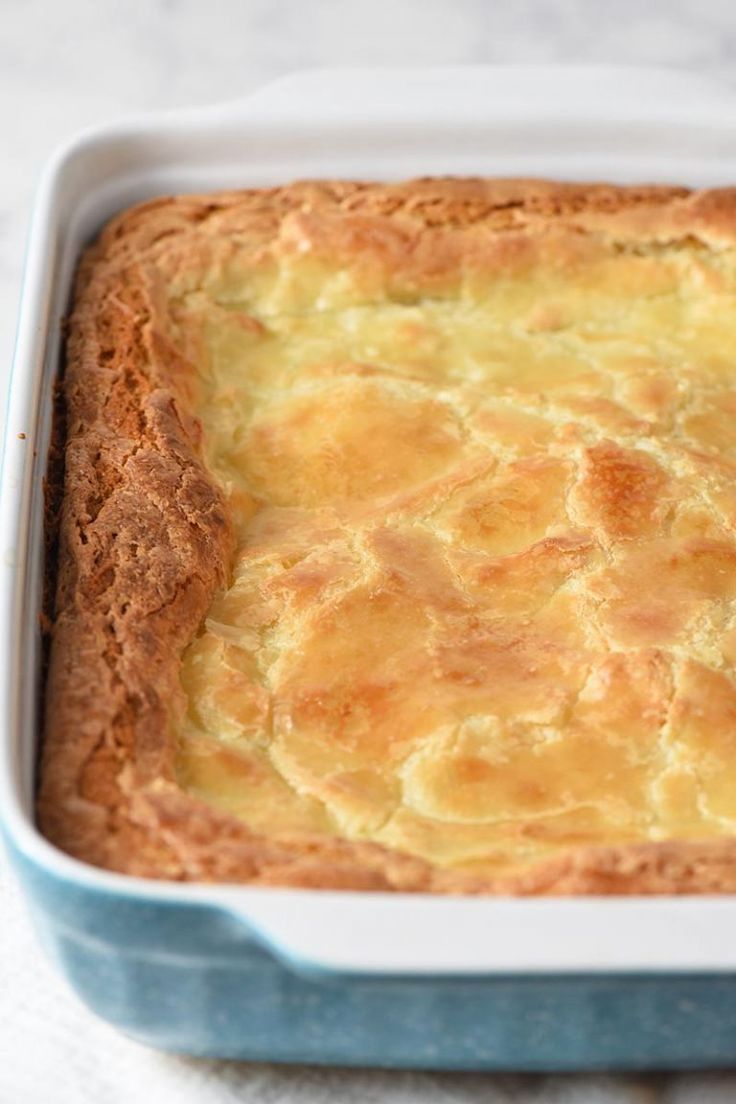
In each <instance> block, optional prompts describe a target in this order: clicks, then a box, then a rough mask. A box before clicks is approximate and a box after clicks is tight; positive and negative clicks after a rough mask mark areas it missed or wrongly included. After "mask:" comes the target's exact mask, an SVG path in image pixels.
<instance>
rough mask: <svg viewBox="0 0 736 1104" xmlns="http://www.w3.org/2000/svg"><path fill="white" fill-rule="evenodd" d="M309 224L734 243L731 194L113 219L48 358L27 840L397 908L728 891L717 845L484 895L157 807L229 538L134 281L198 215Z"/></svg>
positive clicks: (133, 213)
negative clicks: (441, 902) (188, 664)
mask: <svg viewBox="0 0 736 1104" xmlns="http://www.w3.org/2000/svg"><path fill="white" fill-rule="evenodd" d="M315 206H319V207H321V208H331V209H334V210H335V211H336V212H339V211H351V212H361V213H362V212H365V213H368V214H380V215H383V216H386V217H394V216H396V215H399V216H400V218H401V219H402V224H403V225H404V226H408V227H411V226H414V227H415V229H416V231H417V233H422V232H423V231H425V230H427V231H431V230H433V229H437V228H439V229H442V228H448V227H453V226H457V225H467V224H469V223H471V222H473V223H477V222H484V223H486V224H487V225H488V227H489V229H490V230H492V231H497V232H498V233H504V232H507V231H509V230H512V231H513V230H516V229H524V228H525V227H526V226H529V225H535V224H536V225H537V226H540V225H544V224H549V223H550V222H554V223H564V224H567V225H573V226H575V227H576V228H579V229H580V230H581V231H583V232H586V231H589V230H591V229H594V230H595V232H600V233H604V234H610V235H612V236H614V237H615V236H617V235H619V234H620V233H621V230H622V225H625V231H624V237H625V239H626V241H627V242H629V243H631V242H633V243H634V244H636V242H641V243H644V244H650V243H653V242H658V241H659V242H661V241H680V240H683V241H693V240H695V241H699V242H702V243H704V244H705V245H708V246H715V247H718V246H719V245H723V244H728V245H730V244H733V243H734V241H736V189H721V190H711V191H703V192H690V191H688V190H687V189H684V188H669V187H649V186H644V187H616V186H609V185H590V184H579V185H578V184H557V183H552V182H546V181H532V180H471V179H465V180H452V179H446V180H445V179H435V180H422V181H415V182H408V183H406V184H402V185H380V184H352V183H340V182H337V183H330V182H306V183H301V184H295V185H291V186H288V187H285V188H277V189H258V190H252V191H244V192H232V193H221V194H217V195H210V196H201V197H198V196H186V197H178V198H164V199H159V200H155V201H152V202H148V203H144V204H141V205H140V206H138V207H135V208H132V209H131V210H128V211H126V212H124V213H123V214H122V215H120V216H118V217H117V218H116V219H114V220H113V221H112V222H111V223H110V224H109V225H108V226H107V227H106V228H105V230H104V231H103V233H102V235H101V236H100V238H99V241H98V242H97V243H96V244H95V245H94V246H93V247H92V248H91V249H89V250H88V251H87V252H86V253H85V255H84V257H83V258H82V261H81V264H80V268H79V272H78V277H77V284H76V295H75V306H74V310H73V314H72V318H71V321H70V328H69V337H68V343H67V367H66V373H65V379H64V400H65V408H66V443H65V453H64V460H65V475H64V497H63V503H62V508H61V516H60V523H59V539H58V580H57V586H56V600H55V609H54V613H53V628H52V634H51V635H52V643H51V655H50V664H49V672H48V679H47V686H46V714H45V715H46V720H45V733H44V739H43V749H42V766H41V782H40V790H39V797H38V820H39V824H40V827H41V830H42V831H43V833H44V834H45V835H46V836H47V837H48V839H49V840H51V841H52V842H53V843H54V844H56V845H57V846H59V847H60V848H62V849H63V850H65V851H67V852H69V853H70V854H71V855H73V856H75V857H77V858H79V859H82V860H84V861H87V862H90V863H93V864H96V865H99V866H103V867H107V868H108V869H112V870H115V871H119V872H124V873H128V874H136V875H143V876H147V877H156V878H173V879H179V880H202V881H227V882H249V883H254V884H261V885H280V886H310V887H321V888H340V889H371V890H399V891H412V892H460V893H502V894H637V893H642V894H675V893H678V894H683V893H688V894H690V893H731V892H734V891H736V840H731V839H724V840H719V841H716V842H707V843H688V842H667V843H646V844H639V845H631V846H617V847H611V848H606V847H595V848H580V849H576V850H572V851H570V852H566V853H564V854H562V855H560V856H558V857H556V858H554V859H551V860H547V861H544V862H541V863H538V864H537V865H535V866H533V867H532V868H530V869H529V870H528V871H526V872H524V873H522V874H520V875H518V876H515V877H511V878H502V879H496V880H484V879H481V878H478V877H475V876H471V875H465V874H462V873H454V872H449V871H446V870H442V869H439V868H436V867H433V866H431V865H430V864H428V863H426V862H424V861H423V860H420V859H415V858H413V857H411V856H408V855H405V854H401V853H398V852H395V851H391V850H389V849H387V848H385V847H382V846H377V845H373V844H370V843H351V842H347V841H341V840H325V839H322V838H310V839H306V838H288V837H284V838H278V839H274V838H270V837H264V836H259V835H257V834H255V833H253V832H251V831H250V830H249V829H248V827H247V826H246V825H245V824H243V823H242V822H241V821H239V820H237V819H236V818H234V817H231V816H227V815H225V814H221V813H218V812H216V811H214V810H212V809H211V808H210V807H208V806H207V805H205V804H204V803H203V802H200V801H198V800H197V799H196V798H194V797H192V796H190V795H188V794H186V793H184V792H182V791H181V790H180V789H179V788H178V787H177V785H176V783H175V780H174V772H173V748H174V740H173V736H172V735H171V733H170V732H169V731H167V716H168V708H167V703H169V702H171V701H172V700H177V698H178V696H179V695H180V694H181V690H180V687H179V679H178V671H179V661H180V655H181V652H182V650H183V649H184V647H185V646H186V645H187V643H188V642H189V641H190V640H191V638H192V637H193V635H194V634H195V633H196V631H197V629H198V626H199V625H200V624H201V621H202V619H203V617H204V615H205V612H206V610H207V608H208V606H209V603H210V600H211V597H212V595H213V593H214V591H215V589H216V588H217V587H218V586H219V585H221V584H222V582H223V581H224V580H225V578H226V577H227V573H228V568H229V563H230V557H231V554H232V549H233V538H232V532H231V528H230V524H229V520H228V517H227V511H226V508H225V505H224V502H223V500H222V497H221V494H220V491H219V489H218V487H217V486H216V485H215V483H214V482H213V480H212V479H211V478H210V476H209V475H208V473H207V471H206V470H205V468H204V467H203V464H202V461H201V459H200V452H199V435H200V429H199V424H198V422H197V420H196V418H195V417H194V415H193V412H192V411H190V410H188V409H187V399H186V394H185V389H184V388H182V385H181V384H182V379H183V378H184V377H185V376H186V373H187V371H188V366H187V364H186V362H184V361H183V360H182V358H181V357H180V356H179V355H178V354H177V351H176V350H175V349H174V348H173V347H170V346H169V345H168V344H167V343H166V342H165V341H163V340H162V339H161V337H160V335H157V334H156V333H155V332H154V330H153V327H152V325H151V319H152V317H153V315H154V312H155V303H154V296H155V289H154V287H153V285H152V281H151V278H150V273H151V270H152V266H153V265H154V263H155V258H156V254H157V251H158V250H160V249H161V248H163V247H164V244H165V239H170V238H171V237H172V236H181V235H187V234H197V233H201V232H202V229H203V228H204V227H206V223H207V220H208V219H210V217H211V216H212V215H216V214H220V213H222V212H225V211H227V212H229V213H235V214H242V216H243V220H242V222H243V225H244V226H245V227H247V230H246V233H250V234H251V235H252V236H253V239H254V242H255V241H258V242H259V243H262V242H263V241H265V240H267V239H268V236H269V235H272V234H274V233H276V232H277V230H278V226H279V223H280V220H281V219H283V217H284V216H285V215H286V214H288V213H289V212H291V211H294V210H297V209H314V208H315ZM622 213H624V214H625V215H626V216H627V219H626V220H624V223H622V221H621V218H620V216H621V214H622ZM629 215H631V216H632V217H630V218H629V217H628V216H629ZM53 568H54V565H53V564H50V565H49V570H50V571H52V570H53Z"/></svg>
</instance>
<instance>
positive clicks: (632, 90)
mask: <svg viewBox="0 0 736 1104" xmlns="http://www.w3.org/2000/svg"><path fill="white" fill-rule="evenodd" d="M735 120H736V91H734V90H732V89H731V88H729V87H727V86H717V85H715V84H713V83H710V82H708V81H706V80H703V79H702V78H696V77H693V76H685V75H683V74H673V73H665V72H658V71H646V70H617V69H581V70H575V69H564V70H563V69H554V68H523V69H505V68H501V69H474V68H470V69H434V70H414V71H411V70H407V71H404V70H396V69H391V70H362V71H350V70H344V71H340V70H324V71H322V70H319V71H312V72H309V73H304V74H299V75H296V76H294V77H290V78H286V79H285V80H282V81H278V82H276V83H275V84H273V85H269V86H268V87H267V88H265V89H263V90H262V91H261V92H259V93H257V94H256V95H254V96H252V97H250V98H249V99H247V100H245V101H243V102H240V103H235V104H225V105H222V106H217V107H212V108H206V109H201V110H189V111H179V112H173V113H167V114H162V115H156V116H148V117H145V118H142V119H135V120H131V121H129V122H126V123H121V124H116V125H115V126H112V127H109V128H105V129H100V130H97V131H94V132H90V133H86V134H83V135H81V136H79V137H78V138H76V139H74V140H73V141H72V142H70V143H69V144H68V145H67V146H65V147H64V148H63V149H62V150H61V151H59V152H58V153H57V154H56V156H55V157H54V158H53V159H52V161H51V162H50V164H49V166H48V168H47V170H46V172H45V174H44V177H43V179H42V182H41V185H40V188H39V193H38V197H37V203H36V207H35V214H34V219H33V223H32V227H31V235H30V241H29V248H28V258H27V268H26V277H25V283H24V292H23V298H22V305H21V314H20V321H19V329H18V342H17V348H16V356H15V363H14V368H13V375H12V379H11V385H10V393H9V400H8V408H7V423H6V426H7V430H6V432H7V437H6V445H5V453H4V462H3V480H2V498H1V500H0V534H2V538H1V539H2V548H1V550H0V672H1V674H0V680H1V681H0V710H1V711H2V730H1V731H0V808H1V809H2V810H3V817H4V821H5V827H6V829H7V831H8V834H9V837H10V839H11V841H12V844H13V845H14V846H15V847H16V848H17V849H18V850H20V851H21V852H22V853H23V854H24V855H25V856H26V857H27V858H28V859H30V860H32V861H33V862H35V863H38V864H40V865H42V866H43V867H44V868H46V869H49V870H51V871H53V872H55V873H57V874H58V875H59V876H60V877H64V878H67V879H70V880H73V881H76V882H79V883H86V884H89V885H93V884H94V885H96V886H98V887H99V888H100V889H104V888H107V889H109V890H110V891H111V892H115V893H120V894H124V895H130V894H132V895H141V896H144V897H146V898H148V899H159V900H163V899H165V900H169V901H179V902H182V903H186V902H192V901H195V900H196V901H198V902H200V903H209V904H212V905H214V906H216V907H221V908H223V909H224V910H226V911H227V912H228V913H229V914H230V915H231V916H233V917H234V918H236V919H237V920H238V921H242V922H243V923H245V924H247V926H248V927H249V929H250V930H252V931H253V932H254V933H255V934H256V935H257V936H258V937H259V938H261V939H262V940H263V941H264V942H265V943H267V944H268V945H269V946H271V947H272V948H273V949H274V950H275V952H276V953H277V954H279V955H280V956H281V957H282V958H283V959H284V960H285V961H287V962H289V963H291V964H292V965H294V966H298V967H312V968H318V969H324V970H329V971H341V972H350V973H352V972H360V973H365V972H369V973H372V974H427V975H439V974H472V975H480V974H488V973H512V974H520V973H527V974H528V973H540V972H542V973H558V972H580V973H601V972H603V973H610V972H617V973H618V972H651V971H700V972H705V971H718V972H727V971H732V970H734V968H736V943H734V940H733V937H732V931H733V927H734V923H735V922H736V898H659V899H645V898H616V899H613V898H606V899H602V898H598V899H590V898H588V899H567V900H566V899H533V898H531V899H521V900H506V899H497V898H478V899H460V898H433V897H425V896H411V895H402V894H396V895H387V894H361V893H333V892H328V891H309V890H273V889H256V888H248V887H241V886H206V885H181V884H179V883H161V882H149V881H143V880H140V879H135V878H128V877H123V876H118V875H114V874H110V873H107V872H104V871H99V870H96V869H95V868H93V867H90V866H87V865H85V864H82V863H79V862H77V861H76V860H74V859H71V858H70V857H68V856H66V855H64V854H62V853H60V852H59V851H57V850H56V849H55V848H53V847H51V845H50V844H48V843H47V842H46V841H45V840H44V839H43V838H42V837H41V836H40V835H39V833H38V832H37V830H36V829H35V827H34V824H33V818H32V792H33V774H34V763H35V743H36V738H37V730H38V724H37V721H38V696H39V685H38V672H39V661H40V636H39V631H38V614H39V607H40V593H41V591H40V583H41V577H42V570H43V543H42V506H43V501H42V494H43V492H42V480H43V475H44V470H45V463H46V453H47V449H48V442H49V433H50V422H51V401H50V399H51V381H52V380H53V378H54V376H55V373H56V371H57V367H58V361H59V351H60V321H61V318H62V317H63V315H64V312H65V309H66V305H67V302H68V297H69V289H70V282H71V277H72V272H73V268H74V264H75V261H76V258H77V256H78V255H79V252H80V249H81V248H82V246H83V245H84V244H85V243H86V242H87V241H88V240H89V238H90V237H91V236H92V235H93V234H94V233H95V231H96V230H97V229H98V228H99V227H100V225H101V224H102V223H103V222H104V221H105V219H106V218H108V217H109V216H110V215H112V214H113V213H115V212H116V211H118V210H120V209H121V208H123V207H125V206H127V205H129V204H131V203H133V202H135V201H137V200H140V199H143V198H145V197H147V196H151V195H156V194H161V193H167V192H175V191H209V190H212V189H216V188H222V187H234V186H249V185H263V184H275V183H281V182H284V181H288V180H291V179H294V178H299V177H301V178H304V177H353V178H364V179H371V178H373V179H381V178H384V179H399V178H402V177H407V176H417V175H427V174H433V175H436V174H442V173H453V174H476V175H478V174H482V175H496V176H525V175H528V176H544V177H558V178H562V179H588V180H592V179H605V180H610V181H617V182H636V181H638V182H670V183H678V184H690V185H709V186H714V185H719V184H729V183H731V184H733V183H736V142H734V138H733V135H734V128H733V125H732V124H733V122H734V121H735ZM21 434H24V435H25V436H24V437H22V436H20V435H21Z"/></svg>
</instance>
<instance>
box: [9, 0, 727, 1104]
mask: <svg viewBox="0 0 736 1104" xmlns="http://www.w3.org/2000/svg"><path fill="white" fill-rule="evenodd" d="M517 62H518V63H537V64H539V63H550V62H552V63H599V62H608V63H619V64H621V63H623V64H630V65H664V66H673V67H679V68H688V69H694V70H700V71H703V72H710V73H713V74H716V75H719V76H725V77H726V78H728V77H729V76H730V75H731V71H732V70H733V67H734V63H736V14H735V12H734V7H733V4H732V0H650V2H649V3H646V4H644V3H642V2H641V0H617V2H616V3H615V4H612V3H609V2H607V0H515V2H513V3H505V4H502V3H491V2H488V0H371V2H370V3H364V2H363V3H358V2H356V0H342V2H341V0H311V2H310V3H304V2H301V3H300V2H299V0H208V2H207V3H206V4H203V3H201V0H108V2H107V3H100V2H99V0H66V3H64V4H54V3H52V2H51V0H5V3H4V4H3V12H2V20H1V21H0V122H1V123H2V130H1V133H2V172H0V391H2V392H3V393H4V388H5V381H6V377H7V369H8V366H9V363H10V359H11V352H12V341H13V333H14V326H15V315H16V310H17V301H18V289H19V284H20V277H21V264H22V251H23V242H24V238H25V233H26V227H27V219H28V213H29V209H30V203H31V198H32V193H33V187H34V183H35V180H36V178H37V175H38V172H39V169H40V167H41V165H42V164H43V161H44V160H45V158H46V157H47V155H48V153H49V151H50V150H51V149H52V148H53V147H54V146H55V145H56V144H57V143H58V142H59V141H60V140H61V139H63V138H65V137H66V136H68V135H69V134H70V133H72V132H74V131H76V130H78V129H79V128H81V127H83V126H87V125H89V124H93V123H98V122H106V121H109V120H111V119H114V118H115V117H118V116H121V115H123V114H128V113H130V112H132V111H140V110H146V109H155V108H162V107H174V106H184V105H195V104H203V103H214V102H217V101H220V100H227V99H232V98H235V97H239V96H243V95H245V94H247V93H248V92H249V91H251V90H253V89H254V88H256V87H258V86H259V85H260V84H263V83H264V82H265V81H267V80H270V79H273V78H274V77H277V76H280V75H282V74H284V73H288V72H291V71H294V70H295V69H299V68H306V67H310V66H317V65H335V64H341V65H392V64H393V65H396V64H400V65H407V64H415V65H431V64H469V63H474V64H483V63H517ZM3 406H4V403H1V402H0V409H2V408H3ZM0 979H2V981H1V982H0V1101H6V1100H7V1101H14V1102H16V1101H17V1102H18V1104H36V1102H39V1104H40V1102H43V1104H46V1101H49V1100H52V1101H53V1102H54V1104H85V1102H87V1101H90V1102H92V1101H95V1102H98V1101H104V1102H105V1104H127V1102H129V1101H133V1100H137V1099H138V1097H139V1094H140V1093H141V1092H143V1091H145V1092H146V1094H147V1096H148V1098H149V1099H150V1100H152V1101H155V1102H156V1104H167V1102H169V1101H172V1102H173V1101H176V1102H177V1104H188V1102H189V1101H192V1102H195V1101H196V1102H197V1104H225V1102H234V1101H245V1100H248V1101H253V1102H261V1101H262V1102H264V1104H265V1102H269V1104H271V1102H273V1104H275V1102H279V1101H284V1102H290V1104H318V1102H319V1104H323V1102H324V1104H331V1102H333V1101H335V1102H338V1101H340V1102H343V1101H347V1100H351V1101H355V1102H357V1104H362V1102H366V1104H368V1102H371V1101H376V1102H378V1101H381V1102H384V1101H385V1102H389V1101H397V1102H399V1101H401V1102H405V1104H414V1102H416V1104H420V1102H421V1104H432V1102H437V1104H440V1102H442V1104H450V1102H457V1104H461V1102H462V1104H476V1102H478V1104H480V1102H481V1101H482V1102H484V1104H511V1102H515V1104H517V1102H518V1104H521V1102H529V1104H532V1102H534V1104H622V1102H624V1101H626V1102H631V1104H633V1102H635V1101H636V1102H637V1104H651V1102H655V1101H658V1102H667V1104H695V1102H696V1101H697V1102H698V1104H726V1102H727V1101H733V1100H735V1099H736V1073H734V1074H727V1073H722V1074H719V1073H707V1074H692V1075H681V1076H669V1075H657V1076H648V1077H644V1076H641V1077H638V1076H629V1077H608V1076H599V1077H582V1076H564V1077H536V1076H518V1075H504V1076H496V1077H493V1076H481V1075H443V1074H418V1073H417V1074H412V1073H386V1072H374V1071H339V1070H321V1071H320V1070H316V1069H303V1068H295V1069H288V1068H287V1069H284V1068H282V1069H279V1068H277V1067H269V1066H265V1065H250V1066H248V1065H245V1064H238V1063H221V1062H210V1061H193V1060H191V1061H190V1060H185V1059H177V1058H173V1057H167V1056H162V1055H159V1054H157V1053H155V1052H153V1051H150V1050H147V1049H145V1048H142V1047H139V1046H137V1045H136V1044H134V1043H132V1042H130V1041H128V1040H126V1039H124V1038H123V1037H121V1036H119V1035H118V1034H117V1033H116V1032H114V1031H113V1030H112V1029H111V1028H108V1027H107V1026H106V1025H104V1024H102V1023H100V1022H99V1021H97V1020H96V1019H94V1018H93V1017H92V1016H91V1015H90V1014H88V1013H87V1012H86V1011H85V1010H84V1009H83V1008H82V1007H81V1006H80V1005H79V1004H78V1002H77V1001H76V999H75V998H74V997H72V996H71V995H70V994H69V992H68V991H67V989H66V988H65V986H64V984H63V983H62V982H61V981H60V980H59V979H58V978H57V976H56V973H55V972H54V971H53V970H52V968H51V967H50V966H49V965H47V963H46V961H45V960H44V958H43V957H42V955H41V953H40V951H39V950H38V948H37V945H36V943H35V940H34V938H33V935H32V933H31V931H30V929H29V927H28V924H27V921H26V917H25V915H24V912H23V906H22V903H21V901H20V899H19V896H18V893H17V891H16V889H15V886H14V883H13V879H12V877H11V876H10V874H9V872H8V870H7V867H6V865H5V860H4V858H1V857H0Z"/></svg>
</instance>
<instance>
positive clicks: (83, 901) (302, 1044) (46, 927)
mask: <svg viewBox="0 0 736 1104" xmlns="http://www.w3.org/2000/svg"><path fill="white" fill-rule="evenodd" d="M11 854H12V858H13V861H14V863H15V866H16V868H17V870H18V873H19V875H20V878H21V881H22V882H23V884H24V888H25V890H26V893H27V896H28V898H29V901H30V903H31V907H32V912H33V917H34V920H35V923H36V926H37V928H38V931H39V934H40V936H41V939H42V941H43V943H44V945H45V946H46V948H47V949H48V951H49V952H50V954H51V956H52V957H53V958H54V959H55V960H56V962H57V963H58V965H59V966H60V968H61V970H62V971H63V973H64V974H65V975H66V977H67V979H68V981H69V982H70V984H71V985H72V987H73V988H74V989H75V991H76V992H77V994H78V995H79V996H80V997H81V999H82V1000H83V1001H84V1003H85V1004H87V1005H88V1007H89V1008H91V1009H92V1010H93V1011H94V1012H96V1013H97V1014H98V1015H99V1016H101V1017H102V1018H103V1019H105V1020H107V1021H109V1022H110V1023H112V1024H114V1025H115V1026H116V1027H118V1028H119V1029H121V1030H122V1031H124V1032H125V1033H126V1034H128V1035H130V1036H132V1037H134V1038H135V1039H138V1040H139V1041H141V1042H144V1043H148V1044H150V1045H152V1046H155V1047H159V1048H162V1049H164V1050H168V1051H176V1052H181V1053H186V1054H193V1055H201V1056H204V1055H207V1056H217V1057H224V1058H240V1059H249V1060H254V1061H256V1060H257V1061H274V1062H315V1063H316V1062H319V1063H331V1064H336V1065H370V1066H383V1067H396V1068H399V1067H414V1068H426V1069H458V1070H499V1069H515V1070H589V1069H658V1068H671V1069H687V1068H696V1067H699V1066H732V1065H736V978H734V977H732V976H728V975H726V976H724V975H713V976H702V975H696V976H693V975H691V974H681V975H676V974H669V975H655V974H652V975H636V976H621V975H616V976H612V975H610V976H605V975H602V976H601V975H597V976H552V977H549V976H545V977H542V976H535V977H532V976H523V977H501V976H495V977H493V976H492V977H478V978H447V977H443V978H432V977H422V978H396V977H390V978H389V977H381V976H375V975H371V976H352V977H344V976H340V975H333V974H328V973H325V972H321V973H314V972H309V971H305V970H303V969H300V968H299V966H298V965H297V964H295V963H291V962H285V961H284V960H283V958H280V957H277V956H276V955H274V954H273V952H271V951H269V950H267V949H265V948H264V947H263V946H262V945H261V944H260V943H259V942H258V941H257V939H255V938H254V937H253V936H252V935H251V934H250V933H249V931H248V930H247V928H246V926H245V925H244V924H243V922H242V921H241V920H238V919H236V918H234V917H233V916H231V915H230V914H229V913H228V912H227V910H226V909H224V908H219V907H215V906H212V905H198V904H196V903H194V904H186V905H183V904H180V903H171V902H161V901H155V900H153V899H147V898H146V897H145V895H144V894H141V895H140V896H128V895H126V896H122V895H120V894H117V893H115V892H111V891H110V890H109V889H108V888H106V887H105V888H99V887H94V886H89V885H80V884H77V883H75V882H73V881H71V880H67V879H66V878H63V877H60V876H59V875H58V874H56V873H54V872H53V871H50V870H47V869H45V868H44V867H42V866H41V865H40V864H36V863H34V862H31V861H29V860H28V859H27V858H26V857H25V856H23V855H21V854H20V853H19V852H17V851H15V852H13V851H12V850H11Z"/></svg>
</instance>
